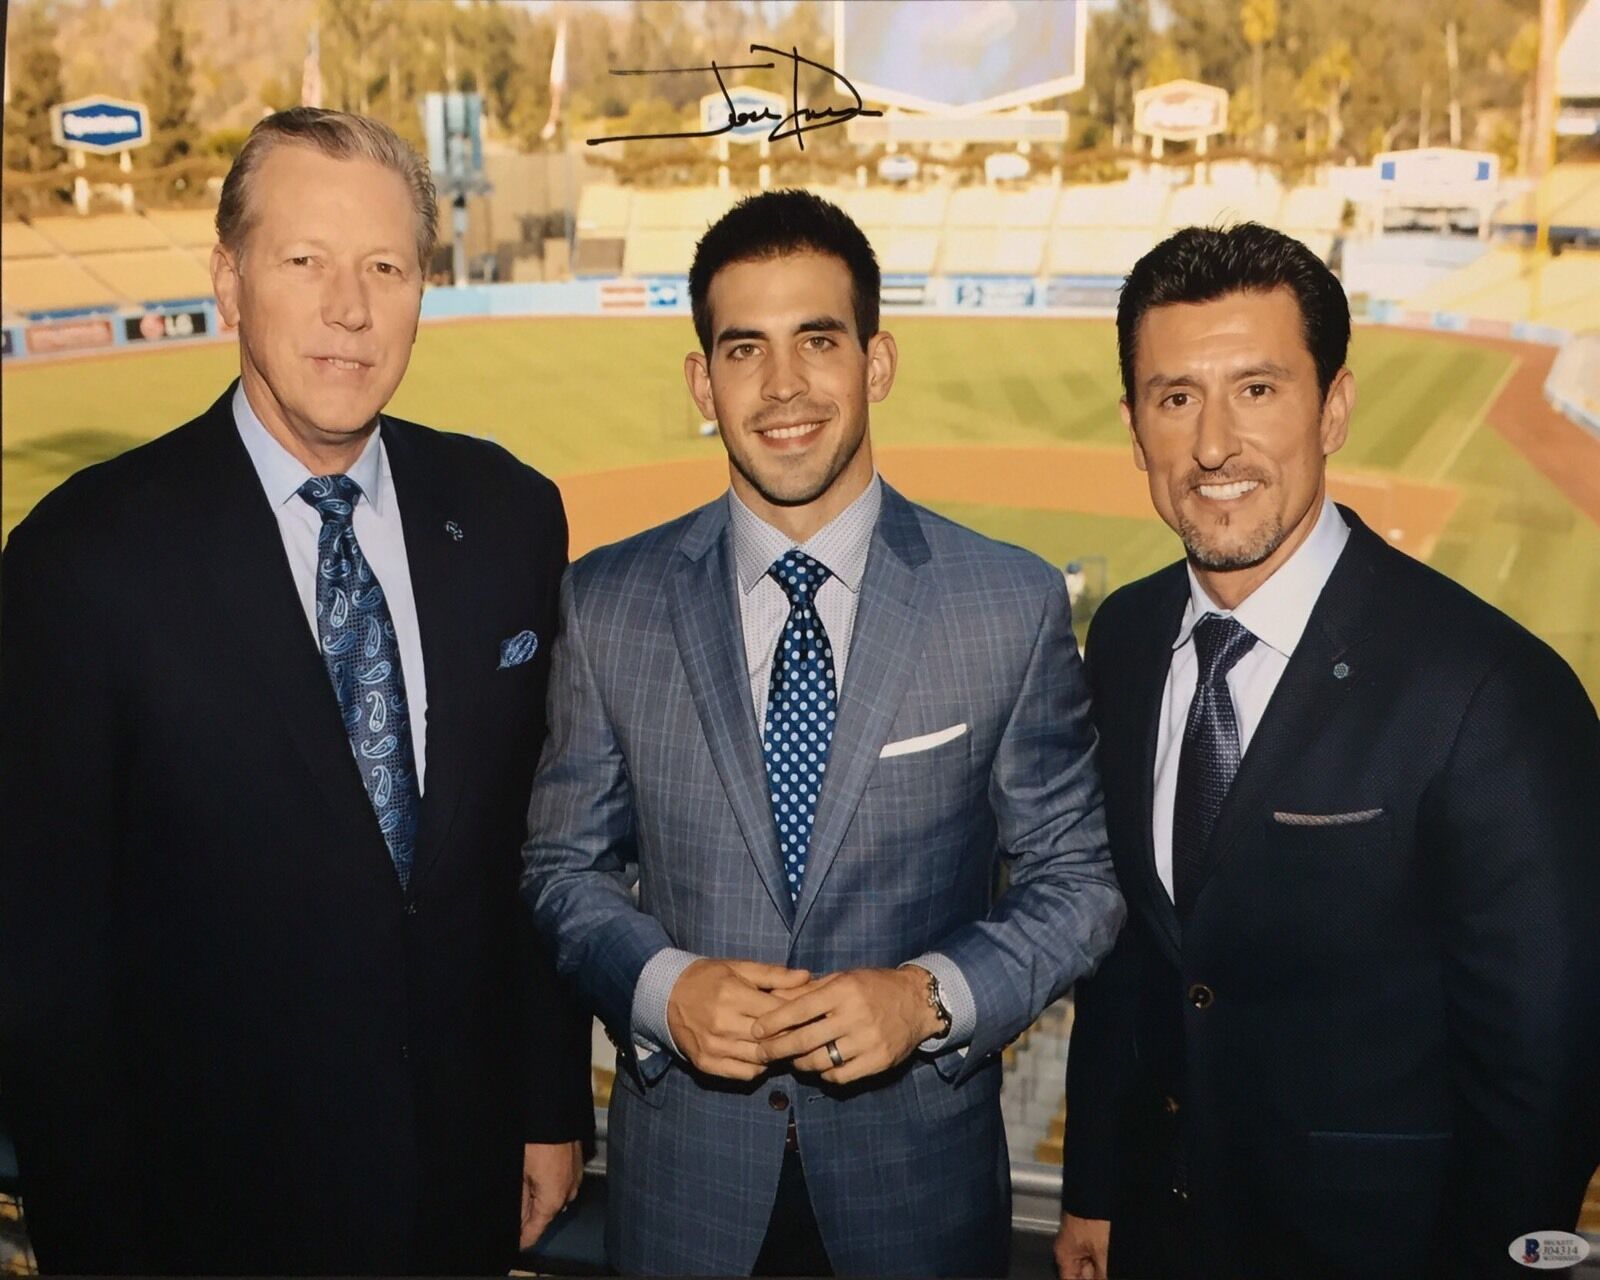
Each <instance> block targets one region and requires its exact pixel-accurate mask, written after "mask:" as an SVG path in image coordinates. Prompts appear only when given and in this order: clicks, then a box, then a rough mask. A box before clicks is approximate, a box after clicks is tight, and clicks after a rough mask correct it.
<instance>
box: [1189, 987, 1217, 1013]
mask: <svg viewBox="0 0 1600 1280" xmlns="http://www.w3.org/2000/svg"><path fill="white" fill-rule="evenodd" d="M1216 998H1217V993H1216V992H1215V991H1213V990H1212V989H1211V988H1210V987H1208V986H1206V984H1205V983H1203V982H1197V983H1195V984H1194V986H1192V987H1190V988H1189V1003H1190V1004H1192V1005H1193V1006H1194V1007H1195V1008H1196V1009H1209V1008H1210V1007H1211V1002H1212V1001H1213V1000H1215V999H1216Z"/></svg>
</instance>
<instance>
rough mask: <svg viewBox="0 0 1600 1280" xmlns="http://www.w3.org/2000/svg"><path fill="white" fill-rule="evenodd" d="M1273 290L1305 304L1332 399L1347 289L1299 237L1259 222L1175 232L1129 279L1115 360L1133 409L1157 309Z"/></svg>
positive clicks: (1345, 347)
mask: <svg viewBox="0 0 1600 1280" xmlns="http://www.w3.org/2000/svg"><path fill="white" fill-rule="evenodd" d="M1274 289H1288V290H1290V292H1292V293H1293V294H1294V296H1295V300H1296V301H1297V302H1298V303H1299V304H1300V325H1301V332H1302V333H1303V334H1304V336H1305V341H1306V348H1307V350H1309V351H1310V352H1311V359H1312V361H1313V362H1314V363H1315V364H1316V366H1317V386H1318V388H1319V389H1320V390H1321V392H1322V394H1323V396H1324V397H1326V396H1327V394H1328V388H1329V387H1330V386H1332V385H1333V379H1334V376H1335V375H1336V374H1337V373H1338V372H1339V370H1340V368H1341V367H1342V366H1343V365H1344V361H1345V356H1346V355H1347V354H1348V353H1349V350H1350V304H1349V302H1348V301H1347V300H1346V299H1345V296H1344V286H1343V285H1341V284H1340V283H1339V280H1338V277H1337V276H1335V275H1334V274H1333V272H1331V271H1329V270H1328V268H1327V265H1326V264H1325V263H1324V262H1323V261H1322V259H1321V258H1319V257H1317V255H1316V254H1314V253H1312V252H1311V250H1310V249H1308V248H1306V246H1305V245H1303V244H1301V243H1300V241H1298V240H1296V239H1295V238H1294V237H1293V236H1286V235H1284V234H1283V232H1281V231H1274V230H1273V229H1272V228H1271V227H1264V226H1262V225H1261V224H1260V223H1259V222H1240V223H1237V224H1235V225H1234V226H1231V227H1184V228H1183V230H1181V231H1175V232H1173V234H1172V235H1170V236H1168V237H1167V238H1166V239H1165V240H1163V241H1162V242H1161V243H1160V244H1158V245H1157V246H1156V247H1155V248H1154V249H1152V250H1150V252H1149V253H1147V254H1145V255H1144V257H1142V258H1140V259H1139V261H1138V262H1136V263H1134V264H1133V270H1132V271H1130V272H1128V278H1127V279H1126V280H1125V281H1123V284H1122V293H1121V296H1120V297H1119V298H1118V299H1117V359H1118V360H1119V361H1120V362H1121V364H1122V392H1123V394H1124V395H1125V396H1127V398H1128V405H1129V407H1130V408H1131V407H1132V406H1133V405H1134V403H1135V400H1134V375H1133V354H1134V348H1135V346H1136V344H1137V342H1138V339H1139V321H1140V320H1142V319H1143V318H1144V314H1145V312H1147V311H1149V310H1150V308H1151V307H1164V306H1167V305H1168V304H1170V303H1174V302H1212V301H1215V300H1216V299H1217V298H1221V297H1224V296H1226V295H1227V294H1230V293H1269V292H1271V291H1272V290H1274Z"/></svg>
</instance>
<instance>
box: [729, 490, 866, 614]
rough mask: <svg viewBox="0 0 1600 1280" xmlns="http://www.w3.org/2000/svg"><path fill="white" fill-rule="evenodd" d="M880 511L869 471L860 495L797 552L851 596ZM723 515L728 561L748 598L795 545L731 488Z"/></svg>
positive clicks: (862, 571) (856, 588) (858, 584)
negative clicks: (729, 534)
mask: <svg viewBox="0 0 1600 1280" xmlns="http://www.w3.org/2000/svg"><path fill="white" fill-rule="evenodd" d="M882 508H883V481H882V480H881V479H880V478H879V476H878V473H877V472H876V471H874V472H873V473H872V480H871V482H870V483H869V484H868V485H867V487H866V489H865V490H864V491H863V492H862V494H861V496H860V497H858V498H857V499H856V500H855V501H854V502H852V503H851V504H850V505H849V506H848V507H846V508H845V509H844V510H843V511H841V512H840V513H839V514H838V515H836V516H834V518H833V519H832V520H830V521H828V523H827V524H825V525H823V526H822V528H820V529H818V530H817V531H816V532H815V533H814V534H812V535H811V537H809V538H808V539H806V541H805V542H803V543H801V544H799V546H800V550H801V551H803V552H805V553H806V555H808V556H810V557H811V558H812V559H813V560H815V561H817V562H818V563H819V564H821V565H823V566H824V567H825V568H826V569H827V570H828V572H829V573H830V574H832V575H833V576H834V577H835V578H837V579H838V580H839V581H840V582H841V583H842V584H843V585H844V586H845V587H846V588H847V589H848V590H849V591H850V593H851V594H852V595H853V594H855V593H857V592H859V591H860V590H861V578H862V575H863V574H865V573H866V570H867V553H868V552H869V551H870V550H871V549H872V531H873V530H874V529H875V528H877V525H878V513H879V511H880V510H882ZM728 510H729V513H730V516H731V519H732V522H733V561H734V568H735V571H736V572H737V573H738V575H739V589H740V590H741V591H742V592H743V593H744V594H745V595H749V594H750V593H751V592H752V591H754V590H755V588H756V584H757V583H759V582H760V581H761V579H762V578H764V577H765V576H766V573H767V570H768V569H770V568H771V567H772V562H773V561H774V560H776V559H777V558H778V557H779V556H781V555H783V553H784V552H786V551H789V550H792V549H793V548H794V547H795V545H796V544H795V541H794V539H793V538H791V537H790V536H789V535H788V534H786V533H784V532H783V530H781V529H776V528H774V527H773V526H772V525H770V524H768V523H767V522H766V521H765V520H763V519H762V518H761V517H760V516H758V515H757V514H756V513H755V512H754V511H752V510H750V508H749V507H748V506H746V505H745V503H744V501H743V500H742V499H741V498H740V497H739V495H738V494H737V493H735V492H734V491H733V490H732V489H729V490H728Z"/></svg>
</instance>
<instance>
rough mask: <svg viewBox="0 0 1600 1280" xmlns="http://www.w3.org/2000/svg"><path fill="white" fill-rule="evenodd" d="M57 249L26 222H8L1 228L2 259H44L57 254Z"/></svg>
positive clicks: (0, 256)
mask: <svg viewBox="0 0 1600 1280" xmlns="http://www.w3.org/2000/svg"><path fill="white" fill-rule="evenodd" d="M55 251H56V250H55V247H54V246H53V245H52V244H51V243H50V242H49V241H48V240H46V239H45V238H44V237H43V236H42V235H40V234H39V233H38V232H37V231H35V230H34V229H33V228H32V227H30V226H29V225H28V224H27V223H26V222H14V221H10V220H8V221H7V222H6V223H5V226H4V228H0V258H5V259H6V260H7V261H9V260H10V259H12V258H43V257H47V256H49V255H50V254H53V253H55Z"/></svg>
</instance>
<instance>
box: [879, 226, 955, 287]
mask: <svg viewBox="0 0 1600 1280" xmlns="http://www.w3.org/2000/svg"><path fill="white" fill-rule="evenodd" d="M863 230H865V231H866V233H867V238H868V239H869V240H871V241H872V245H873V248H875V249H876V250H877V252H878V265H879V266H880V267H881V268H882V270H883V273H884V275H921V276H926V275H932V274H933V270H934V266H935V264H936V262H937V260H938V257H939V240H940V235H939V232H938V231H937V230H931V231H929V230H912V231H897V230H895V229H893V228H887V227H865V228H863Z"/></svg>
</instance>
